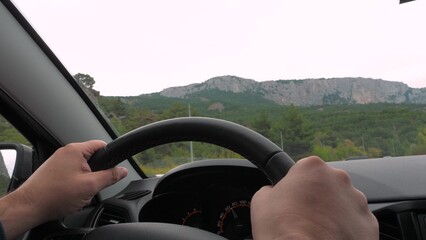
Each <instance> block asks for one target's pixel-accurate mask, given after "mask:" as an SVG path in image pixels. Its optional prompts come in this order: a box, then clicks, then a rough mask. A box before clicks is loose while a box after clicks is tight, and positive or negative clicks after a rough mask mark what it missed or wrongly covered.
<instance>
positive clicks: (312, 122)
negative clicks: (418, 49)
mask: <svg viewBox="0 0 426 240" xmlns="http://www.w3.org/2000/svg"><path fill="white" fill-rule="evenodd" d="M75 77H76V79H78V80H79V81H80V82H81V83H82V85H83V86H85V87H86V89H87V92H88V94H89V95H90V96H91V97H92V98H93V100H94V101H95V102H96V103H97V104H98V105H99V106H100V108H101V109H102V111H103V112H104V113H105V116H106V117H107V118H109V120H110V122H111V123H112V124H113V125H114V127H115V128H116V130H117V131H118V132H119V133H120V134H123V133H126V132H128V131H130V130H132V129H135V128H138V127H140V126H144V125H146V124H149V123H152V122H155V121H159V120H163V119H169V118H174V117H186V116H188V115H191V116H203V117H214V118H220V119H225V120H229V121H233V122H236V123H239V124H242V125H244V126H247V127H249V128H251V129H253V130H255V131H257V132H259V133H261V134H262V135H264V136H266V137H268V138H269V139H271V140H272V141H273V142H275V143H276V144H277V145H278V146H282V148H283V149H284V150H285V151H286V152H287V153H288V154H289V155H290V156H292V157H293V158H294V159H299V158H301V157H304V156H307V155H318V156H320V157H321V158H323V159H324V160H326V161H337V160H345V159H349V158H366V157H369V158H376V157H392V156H401V155H412V154H426V104H413V103H398V104H396V103H370V104H349V103H339V104H322V105H315V106H295V105H293V104H290V105H279V104H276V103H275V102H274V101H271V100H267V99H265V98H264V97H263V96H262V95H261V94H259V93H256V92H254V93H253V92H250V91H241V92H233V91H221V90H219V89H204V90H202V91H197V92H193V93H191V94H190V95H188V96H186V97H167V96H164V95H162V94H160V93H153V94H145V95H141V96H137V97H108V96H102V93H99V92H97V91H96V90H95V89H93V86H94V79H93V78H91V77H90V76H89V75H85V74H81V75H80V76H79V75H76V76H75ZM0 136H2V140H7V139H19V140H21V138H22V137H21V136H19V135H18V134H17V133H16V131H14V130H13V129H11V128H10V126H9V125H8V124H7V123H5V122H4V120H3V119H2V118H0ZM189 148H190V147H189V143H187V142H185V143H177V144H171V145H165V146H160V147H158V148H156V149H153V150H149V151H146V152H144V153H142V154H140V155H138V156H136V157H135V159H137V160H138V161H139V163H140V166H141V167H142V168H143V170H144V171H146V172H147V173H148V174H155V173H160V172H164V171H165V170H168V169H170V168H172V167H174V166H176V165H179V164H181V163H185V162H188V161H190V158H191V157H190V151H189ZM193 150H194V152H193V157H194V159H195V160H197V159H201V158H225V157H232V158H238V157H239V156H238V155H236V154H235V153H232V152H230V151H227V150H224V149H221V148H218V147H215V146H212V145H209V144H201V143H194V145H193Z"/></svg>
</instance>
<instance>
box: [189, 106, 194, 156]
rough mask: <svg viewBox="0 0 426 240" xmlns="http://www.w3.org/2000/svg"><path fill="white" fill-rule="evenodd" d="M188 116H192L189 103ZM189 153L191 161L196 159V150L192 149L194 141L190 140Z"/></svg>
mask: <svg viewBox="0 0 426 240" xmlns="http://www.w3.org/2000/svg"><path fill="white" fill-rule="evenodd" d="M188 117H191V104H188ZM189 153H190V155H191V162H193V161H194V151H193V149H192V141H190V142H189Z"/></svg>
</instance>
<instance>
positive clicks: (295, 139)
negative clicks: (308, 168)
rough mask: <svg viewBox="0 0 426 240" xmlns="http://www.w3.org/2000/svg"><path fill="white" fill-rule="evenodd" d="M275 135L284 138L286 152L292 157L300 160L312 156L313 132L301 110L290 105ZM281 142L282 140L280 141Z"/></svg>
mask: <svg viewBox="0 0 426 240" xmlns="http://www.w3.org/2000/svg"><path fill="white" fill-rule="evenodd" d="M275 129H276V130H275V133H276V134H277V133H278V134H280V137H279V138H281V134H282V136H283V138H282V143H283V148H284V151H286V152H287V153H288V154H289V155H290V156H292V157H294V158H296V159H299V158H302V157H305V156H307V155H309V154H311V151H312V141H313V131H312V128H311V125H310V124H309V123H308V121H307V120H306V118H305V117H304V116H303V114H302V113H301V112H300V111H299V109H298V108H297V107H296V106H294V105H290V106H289V107H288V108H287V109H286V110H285V111H284V114H283V116H282V120H281V121H280V122H279V123H278V125H277V126H276V127H275ZM280 141H281V139H280Z"/></svg>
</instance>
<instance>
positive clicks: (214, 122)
mask: <svg viewBox="0 0 426 240" xmlns="http://www.w3.org/2000/svg"><path fill="white" fill-rule="evenodd" d="M179 141H200V142H206V143H211V144H215V145H218V146H221V147H224V148H227V149H229V150H232V151H234V152H236V153H238V154H240V155H241V156H243V157H245V158H246V159H248V160H249V161H251V162H252V163H253V164H254V165H256V167H258V168H259V169H260V170H262V171H263V172H264V173H265V174H266V176H267V177H268V179H269V180H270V181H271V183H272V184H273V185H275V184H276V183H278V182H279V181H280V180H281V179H282V178H283V177H284V176H285V175H286V174H287V172H288V170H289V169H290V168H291V167H292V166H293V165H294V161H293V160H292V159H291V158H290V157H289V156H288V155H287V154H286V153H285V152H283V151H282V150H281V149H280V148H279V147H278V146H277V145H276V144H274V143H273V142H271V141H270V140H269V139H267V138H265V137H264V136H262V135H260V134H259V133H256V132H255V131H253V130H250V129H249V128H246V127H243V126H241V125H238V124H235V123H232V122H229V121H225V120H219V119H213V118H202V117H185V118H175V119H169V120H164V121H160V122H156V123H153V124H149V125H146V126H143V127H140V128H138V129H136V130H133V131H131V132H128V133H126V134H125V135H122V136H121V137H119V138H117V139H115V140H113V141H112V142H110V143H108V144H107V145H106V146H105V147H104V148H102V149H100V150H99V151H97V152H96V153H95V154H94V155H93V156H92V158H91V159H90V160H89V161H88V163H89V165H90V167H91V169H92V170H93V171H98V170H103V169H108V168H111V167H114V166H116V165H117V164H118V163H120V162H122V161H124V160H125V159H127V158H129V157H131V156H133V155H135V154H136V153H139V152H142V151H144V150H147V149H149V148H152V147H155V146H159V145H162V144H166V143H173V142H179ZM99 239H112V240H114V239H117V240H118V239H127V240H136V239H153V240H157V239H158V240H164V239H189V240H190V239H194V240H195V239H211V240H213V239H224V238H223V237H220V236H218V235H216V234H213V233H210V232H207V231H204V230H200V229H196V228H191V227H186V226H180V225H173V224H165V223H124V224H117V225H106V226H102V227H99V228H96V229H94V230H93V231H92V232H91V233H90V234H89V235H87V237H86V238H85V240H99Z"/></svg>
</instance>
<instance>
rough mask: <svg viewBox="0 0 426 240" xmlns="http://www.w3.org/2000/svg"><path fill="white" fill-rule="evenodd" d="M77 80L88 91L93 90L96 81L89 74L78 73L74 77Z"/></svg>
mask: <svg viewBox="0 0 426 240" xmlns="http://www.w3.org/2000/svg"><path fill="white" fill-rule="evenodd" d="M74 78H75V80H77V81H78V82H80V83H82V84H83V85H84V86H85V87H86V88H87V89H90V90H93V85H95V79H94V78H93V77H92V76H90V75H89V74H83V73H77V74H75V75H74Z"/></svg>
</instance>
